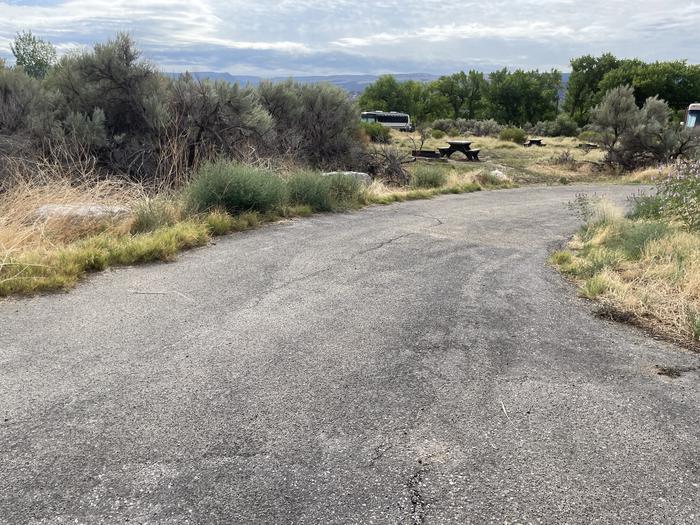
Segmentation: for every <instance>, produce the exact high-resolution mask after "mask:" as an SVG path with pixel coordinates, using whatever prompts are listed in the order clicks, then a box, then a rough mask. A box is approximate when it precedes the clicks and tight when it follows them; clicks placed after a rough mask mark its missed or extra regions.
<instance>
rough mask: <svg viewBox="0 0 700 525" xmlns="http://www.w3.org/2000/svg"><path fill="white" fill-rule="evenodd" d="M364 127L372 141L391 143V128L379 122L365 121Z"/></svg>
mask: <svg viewBox="0 0 700 525" xmlns="http://www.w3.org/2000/svg"><path fill="white" fill-rule="evenodd" d="M362 129H363V130H364V131H365V133H366V134H367V136H368V137H369V140H371V141H372V142H377V143H379V144H388V143H389V139H390V137H391V130H390V129H389V128H387V127H384V126H382V125H381V124H380V123H379V122H363V123H362Z"/></svg>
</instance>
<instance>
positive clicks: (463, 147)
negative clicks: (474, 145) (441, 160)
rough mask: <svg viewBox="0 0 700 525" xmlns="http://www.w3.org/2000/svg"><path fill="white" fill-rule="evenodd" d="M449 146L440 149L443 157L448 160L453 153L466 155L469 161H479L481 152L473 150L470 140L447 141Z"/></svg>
mask: <svg viewBox="0 0 700 525" xmlns="http://www.w3.org/2000/svg"><path fill="white" fill-rule="evenodd" d="M446 142H447V143H448V144H449V146H445V147H442V148H438V151H439V152H440V156H441V157H447V158H448V159H449V158H450V156H451V155H452V154H453V153H456V152H460V153H464V155H465V156H466V157H467V160H472V161H478V160H479V151H481V150H478V149H471V148H470V146H471V142H470V141H468V140H448V141H446Z"/></svg>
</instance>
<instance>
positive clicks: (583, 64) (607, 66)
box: [563, 53, 621, 126]
mask: <svg viewBox="0 0 700 525" xmlns="http://www.w3.org/2000/svg"><path fill="white" fill-rule="evenodd" d="M620 63H621V61H620V60H618V59H617V58H615V57H614V56H613V55H612V54H610V53H605V54H603V55H601V56H600V57H594V56H591V55H585V56H582V57H579V58H574V59H572V60H571V75H570V76H569V83H568V86H567V90H566V95H565V98H564V104H563V109H564V111H566V112H567V113H568V114H569V115H570V116H571V118H573V119H574V120H576V122H577V123H578V124H579V125H581V126H582V125H584V124H585V123H586V122H587V121H588V113H589V112H590V110H591V108H592V107H593V106H595V105H596V99H597V98H598V97H597V95H598V84H599V83H600V81H601V80H602V79H603V77H604V76H605V74H606V73H608V72H610V71H612V70H613V69H616V68H617V67H619V66H620Z"/></svg>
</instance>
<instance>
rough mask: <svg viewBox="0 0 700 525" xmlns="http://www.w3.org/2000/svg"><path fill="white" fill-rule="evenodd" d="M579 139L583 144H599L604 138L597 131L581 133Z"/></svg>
mask: <svg viewBox="0 0 700 525" xmlns="http://www.w3.org/2000/svg"><path fill="white" fill-rule="evenodd" d="M578 139H579V140H580V141H581V142H586V143H589V144H598V143H599V142H601V140H602V137H601V135H600V133H598V132H597V131H593V130H586V131H582V132H581V133H579V136H578Z"/></svg>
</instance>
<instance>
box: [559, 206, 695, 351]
mask: <svg viewBox="0 0 700 525" xmlns="http://www.w3.org/2000/svg"><path fill="white" fill-rule="evenodd" d="M603 208H604V209H603ZM550 260H551V262H552V263H553V264H555V265H556V266H558V267H559V268H560V269H561V270H562V271H563V272H564V273H566V274H568V275H570V276H571V277H572V278H573V279H574V281H575V282H576V283H578V285H579V291H580V294H581V295H582V296H583V297H587V298H589V299H595V300H597V301H600V302H601V303H602V304H603V305H604V307H605V308H604V311H608V312H613V314H612V316H613V317H615V318H621V319H624V320H627V321H630V322H633V323H634V324H637V325H640V326H643V327H646V328H649V329H651V330H653V331H654V332H656V333H659V334H662V335H664V336H666V337H668V338H671V339H673V340H676V341H679V342H682V343H686V344H688V345H690V346H693V347H695V348H700V234H698V233H693V232H688V231H685V230H683V229H682V228H681V226H679V225H676V224H668V223H663V222H657V221H641V220H637V221H633V220H629V219H626V218H624V217H623V216H622V212H621V210H619V209H617V210H615V209H613V208H612V206H611V205H609V204H604V205H603V206H602V208H601V210H600V211H597V212H596V216H595V217H594V218H592V220H591V222H589V224H588V225H587V226H586V227H584V229H582V230H581V232H580V233H579V234H578V235H577V236H576V237H575V238H574V239H573V240H572V242H571V243H569V246H568V248H567V250H564V251H560V252H555V253H554V254H553V255H552V257H551V259H550Z"/></svg>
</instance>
